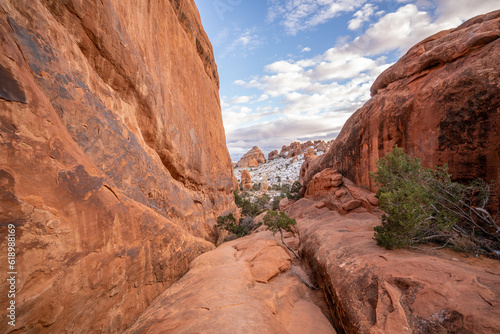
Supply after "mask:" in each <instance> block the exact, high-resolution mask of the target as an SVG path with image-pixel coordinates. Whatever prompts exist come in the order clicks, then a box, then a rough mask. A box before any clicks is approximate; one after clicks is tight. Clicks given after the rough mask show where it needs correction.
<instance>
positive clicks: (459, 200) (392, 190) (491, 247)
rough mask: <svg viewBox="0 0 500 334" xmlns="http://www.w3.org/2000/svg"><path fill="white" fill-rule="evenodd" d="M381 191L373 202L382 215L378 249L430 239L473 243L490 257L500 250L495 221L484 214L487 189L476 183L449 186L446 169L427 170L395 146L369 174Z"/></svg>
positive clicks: (376, 238) (377, 227)
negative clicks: (376, 201) (381, 211)
mask: <svg viewBox="0 0 500 334" xmlns="http://www.w3.org/2000/svg"><path fill="white" fill-rule="evenodd" d="M371 176H372V177H373V178H374V180H375V182H377V183H378V184H379V186H380V188H379V190H378V192H377V197H378V198H379V200H380V208H381V209H382V210H383V211H384V212H385V213H386V214H385V215H384V216H382V225H380V226H376V227H375V228H374V230H375V235H374V239H375V240H376V241H377V243H378V244H379V245H380V246H383V247H386V248H389V249H392V248H401V247H405V246H412V245H415V244H417V243H423V242H428V241H432V240H436V241H442V242H443V243H444V244H445V245H447V244H448V243H452V244H458V243H459V242H455V241H457V240H458V241H460V238H464V237H465V238H467V239H469V240H472V241H473V242H474V243H475V244H476V245H477V246H478V248H482V249H484V250H486V251H488V252H490V253H491V254H499V253H500V252H497V251H495V249H498V248H499V246H500V228H498V222H496V221H495V219H494V218H492V217H491V215H490V214H489V212H488V211H487V210H486V208H487V205H488V200H489V196H490V192H491V189H492V186H491V185H488V184H487V183H486V182H484V181H483V180H480V179H478V180H475V181H473V182H471V183H470V184H468V185H465V184H460V183H457V182H453V181H452V180H451V175H450V174H448V172H447V167H446V166H444V167H440V168H436V169H435V170H431V169H428V168H424V167H422V164H421V163H420V160H419V159H417V158H411V157H409V156H408V155H406V154H405V153H404V151H403V149H402V148H398V147H397V146H396V147H394V148H393V149H392V151H391V152H389V153H387V155H386V156H385V157H384V158H382V159H380V160H379V161H377V172H376V173H372V175H371Z"/></svg>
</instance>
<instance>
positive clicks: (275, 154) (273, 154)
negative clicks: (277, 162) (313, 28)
mask: <svg viewBox="0 0 500 334" xmlns="http://www.w3.org/2000/svg"><path fill="white" fill-rule="evenodd" d="M278 157H279V155H278V150H274V151H271V152H269V155H268V157H267V160H269V161H271V160H274V159H277V158H278Z"/></svg>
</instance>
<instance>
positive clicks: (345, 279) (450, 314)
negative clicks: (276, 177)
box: [286, 198, 500, 334]
mask: <svg viewBox="0 0 500 334" xmlns="http://www.w3.org/2000/svg"><path fill="white" fill-rule="evenodd" d="M286 210H287V214H288V215H289V216H290V217H293V218H296V219H297V229H298V232H299V234H300V249H299V254H300V255H301V257H302V258H304V259H306V261H307V262H308V263H309V266H310V267H311V268H312V269H313V272H314V277H313V278H314V282H315V284H317V285H318V287H319V288H320V289H322V290H323V291H324V293H325V296H326V299H327V302H328V304H329V308H330V311H331V315H332V318H333V319H334V320H333V323H334V324H337V326H338V327H337V330H338V331H339V332H344V333H384V334H402V333H498V332H500V279H499V277H500V267H499V265H498V261H497V260H493V259H486V258H481V259H477V258H473V257H467V256H465V255H463V254H461V253H456V252H453V251H450V250H427V251H409V250H393V251H389V250H386V249H385V248H382V247H378V246H377V245H376V243H375V241H374V240H373V239H372V237H373V227H374V226H375V225H378V224H380V219H379V217H377V216H375V215H372V214H370V213H367V212H364V213H350V214H349V215H341V214H339V213H337V212H336V211H330V210H328V208H326V207H325V206H324V205H322V202H316V201H313V200H310V199H305V198H303V199H301V200H299V201H297V202H295V203H294V204H293V205H291V206H290V205H289V206H288V207H287V209H286ZM356 210H357V209H356Z"/></svg>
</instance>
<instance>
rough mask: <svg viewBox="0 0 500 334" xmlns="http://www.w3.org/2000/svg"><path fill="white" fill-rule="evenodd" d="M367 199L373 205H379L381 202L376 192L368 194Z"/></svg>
mask: <svg viewBox="0 0 500 334" xmlns="http://www.w3.org/2000/svg"><path fill="white" fill-rule="evenodd" d="M366 200H367V201H368V202H369V203H370V204H371V205H373V206H378V205H379V204H380V200H379V199H378V198H377V197H375V194H369V195H368V196H366Z"/></svg>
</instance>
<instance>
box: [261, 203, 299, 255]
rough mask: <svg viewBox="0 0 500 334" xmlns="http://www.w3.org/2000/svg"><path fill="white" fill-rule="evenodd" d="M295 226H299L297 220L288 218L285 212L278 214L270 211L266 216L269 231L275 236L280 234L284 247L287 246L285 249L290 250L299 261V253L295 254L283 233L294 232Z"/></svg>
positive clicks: (265, 223)
mask: <svg viewBox="0 0 500 334" xmlns="http://www.w3.org/2000/svg"><path fill="white" fill-rule="evenodd" d="M295 224H297V222H296V221H295V219H293V218H290V217H288V216H287V214H286V213H285V212H284V211H280V212H278V211H272V210H269V211H267V213H266V215H265V216H264V225H266V226H267V229H268V230H269V231H271V232H273V235H274V234H276V232H280V235H281V242H282V243H283V245H285V247H286V248H288V250H290V251H291V252H292V253H293V255H295V257H296V258H297V259H300V258H299V256H298V255H297V253H295V251H294V250H293V249H292V248H290V246H288V245H287V244H286V243H285V240H284V239H283V231H287V232H290V231H291V230H292V226H294V225H295Z"/></svg>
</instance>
